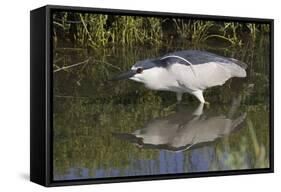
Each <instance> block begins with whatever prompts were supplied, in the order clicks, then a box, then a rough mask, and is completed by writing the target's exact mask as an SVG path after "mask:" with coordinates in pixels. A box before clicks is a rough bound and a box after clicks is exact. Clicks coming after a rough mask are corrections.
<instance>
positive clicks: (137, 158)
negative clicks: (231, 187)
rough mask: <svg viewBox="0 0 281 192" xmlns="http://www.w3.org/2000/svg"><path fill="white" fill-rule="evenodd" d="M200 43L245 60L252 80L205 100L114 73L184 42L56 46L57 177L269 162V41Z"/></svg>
mask: <svg viewBox="0 0 281 192" xmlns="http://www.w3.org/2000/svg"><path fill="white" fill-rule="evenodd" d="M211 47H212V48H210V46H208V48H200V49H204V50H207V51H210V52H214V53H218V54H221V55H225V56H231V57H234V58H236V59H240V60H242V61H244V62H245V63H247V64H248V69H247V78H243V79H238V78H233V79H231V80H229V81H227V82H226V83H225V84H224V85H223V86H221V87H214V88H210V89H208V90H206V92H205V99H206V100H207V101H208V102H209V103H210V105H209V106H202V105H200V104H199V102H198V101H197V100H196V99H195V98H194V97H193V96H191V95H188V94H185V95H184V98H183V102H182V104H179V105H176V104H175V103H176V96H175V94H174V93H171V92H157V91H151V90H148V89H146V88H144V86H143V85H142V84H139V83H136V82H132V81H129V80H126V81H108V79H110V78H111V77H112V76H114V75H116V74H118V73H120V72H121V71H124V70H126V69H128V68H130V66H131V65H133V64H134V63H135V62H136V61H137V60H142V59H146V58H153V57H159V56H161V55H163V54H166V53H168V52H171V51H175V50H184V49H186V50H187V49H194V47H190V46H187V45H182V46H180V47H177V46H169V47H162V48H161V47H159V48H154V49H152V48H148V47H147V48H143V47H130V48H129V47H110V48H104V49H101V51H96V52H95V51H91V50H88V49H55V52H54V63H57V64H58V65H62V64H68V65H69V64H74V63H78V62H81V61H84V60H86V59H87V58H89V57H90V61H89V62H88V63H87V64H82V65H79V66H77V67H73V68H71V69H68V70H65V71H64V70H62V71H58V72H55V73H54V107H53V110H54V112H53V119H54V122H53V123H54V128H53V138H54V145H53V146H54V148H53V152H54V155H53V158H54V159H53V165H54V169H53V173H54V175H53V177H54V180H71V179H87V178H103V177H120V176H135V175H155V174H171V173H190V172H202V171H203V172H205V171H218V170H237V169H252V168H267V167H269V75H268V74H269V51H268V50H269V48H268V46H259V45H256V46H245V47H243V49H234V48H233V49H231V48H229V49H220V48H219V47H216V46H215V45H213V46H211Z"/></svg>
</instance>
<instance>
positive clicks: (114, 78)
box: [111, 70, 136, 81]
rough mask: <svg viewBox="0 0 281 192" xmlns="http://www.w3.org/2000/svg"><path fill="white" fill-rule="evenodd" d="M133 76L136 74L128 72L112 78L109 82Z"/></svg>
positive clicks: (131, 71)
mask: <svg viewBox="0 0 281 192" xmlns="http://www.w3.org/2000/svg"><path fill="white" fill-rule="evenodd" d="M135 74H136V72H135V71H133V70H130V71H126V72H123V73H121V74H119V75H117V76H115V77H113V78H112V79H111V80H112V81H117V80H123V79H129V78H130V77H133V76H134V75H135Z"/></svg>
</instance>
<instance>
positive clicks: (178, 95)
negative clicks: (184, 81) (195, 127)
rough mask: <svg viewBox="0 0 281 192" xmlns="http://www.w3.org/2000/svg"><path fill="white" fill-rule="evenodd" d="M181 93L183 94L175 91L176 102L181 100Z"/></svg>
mask: <svg viewBox="0 0 281 192" xmlns="http://www.w3.org/2000/svg"><path fill="white" fill-rule="evenodd" d="M182 94H183V93H179V92H177V102H178V103H180V102H181V100H182Z"/></svg>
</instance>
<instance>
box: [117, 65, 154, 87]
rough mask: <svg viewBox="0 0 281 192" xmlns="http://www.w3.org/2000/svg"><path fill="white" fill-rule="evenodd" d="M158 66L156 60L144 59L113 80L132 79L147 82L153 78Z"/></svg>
mask: <svg viewBox="0 0 281 192" xmlns="http://www.w3.org/2000/svg"><path fill="white" fill-rule="evenodd" d="M156 68H158V67H157V63H156V62H155V60H143V61H138V62H136V63H135V64H134V65H133V66H132V67H131V69H130V70H129V71H126V72H123V73H121V74H119V75H117V76H116V77H114V78H113V79H112V80H123V79H131V80H133V81H137V82H141V83H146V82H148V81H150V80H151V79H152V76H153V75H154V71H155V69H156Z"/></svg>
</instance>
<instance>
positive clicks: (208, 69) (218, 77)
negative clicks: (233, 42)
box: [113, 50, 246, 103]
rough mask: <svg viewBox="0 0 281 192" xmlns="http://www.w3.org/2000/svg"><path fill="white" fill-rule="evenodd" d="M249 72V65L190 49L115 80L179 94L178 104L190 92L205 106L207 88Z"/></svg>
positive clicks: (137, 66)
mask: <svg viewBox="0 0 281 192" xmlns="http://www.w3.org/2000/svg"><path fill="white" fill-rule="evenodd" d="M245 69H246V64H245V63H243V62H241V61H238V60H236V59H233V58H227V57H223V56H219V55H216V54H213V53H209V52H206V51H196V50H189V51H178V52H173V53H169V54H167V55H164V56H163V57H160V58H156V59H147V60H142V61H138V62H136V63H135V64H134V65H133V66H132V68H131V70H129V71H127V72H124V73H122V74H120V75H118V76H117V77H115V78H113V80H120V79H131V80H134V81H137V82H141V83H143V84H144V85H145V87H147V88H148V89H152V90H158V91H172V92H176V93H177V101H178V102H180V101H181V100H182V95H183V93H190V94H192V95H194V96H195V97H196V98H197V99H198V100H199V101H200V102H201V103H205V99H204V97H203V92H204V90H205V89H207V88H209V87H213V86H218V85H223V84H224V83H225V82H226V81H227V80H228V79H230V78H232V77H246V71H245Z"/></svg>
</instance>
